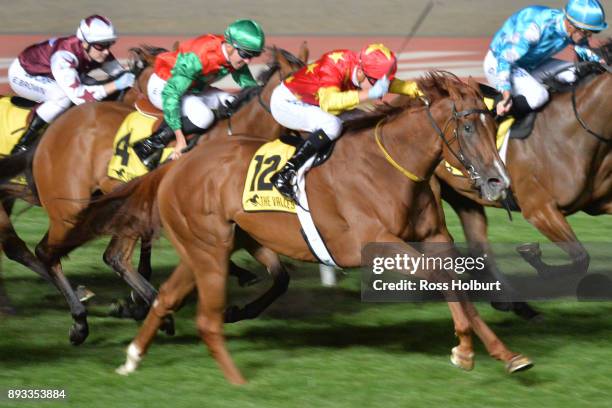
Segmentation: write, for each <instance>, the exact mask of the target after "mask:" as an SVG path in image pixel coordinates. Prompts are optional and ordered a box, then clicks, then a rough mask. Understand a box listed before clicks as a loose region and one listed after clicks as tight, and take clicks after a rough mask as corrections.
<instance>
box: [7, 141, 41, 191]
mask: <svg viewBox="0 0 612 408" xmlns="http://www.w3.org/2000/svg"><path fill="white" fill-rule="evenodd" d="M35 150H36V149H35V148H34V147H32V148H30V149H29V150H27V151H25V152H20V153H16V154H12V155H10V156H7V157H4V158H3V159H0V184H6V183H8V182H9V181H11V180H12V179H13V178H15V177H17V176H19V175H20V174H24V173H26V172H27V170H28V168H30V166H31V164H32V159H33V158H34V151H35Z"/></svg>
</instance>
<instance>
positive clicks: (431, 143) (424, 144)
mask: <svg viewBox="0 0 612 408" xmlns="http://www.w3.org/2000/svg"><path fill="white" fill-rule="evenodd" d="M439 105H441V104H439V103H438V104H436V105H434V106H433V107H432V115H433V116H434V119H435V120H436V122H437V123H438V126H442V125H440V124H441V123H444V122H443V121H444V120H445V119H444V118H443V116H444V112H445V111H447V110H448V109H447V108H443V107H442V106H439ZM447 116H448V113H446V117H447ZM378 131H379V136H380V140H381V142H382V144H383V146H384V147H385V149H386V151H387V152H388V153H389V155H390V156H391V157H392V158H393V160H395V162H396V163H397V164H399V165H400V166H401V167H402V168H403V169H405V170H408V171H409V172H410V173H413V174H414V175H416V176H418V177H420V178H421V179H423V180H427V179H429V178H430V177H431V175H432V174H433V172H434V170H435V168H436V167H437V165H438V163H439V162H440V160H441V159H442V141H441V139H440V138H439V137H438V136H437V134H436V132H435V130H434V128H433V127H432V125H431V123H430V121H429V118H428V116H427V111H426V110H425V109H416V110H410V109H407V110H405V111H403V112H402V113H400V114H399V115H398V116H397V117H396V118H394V119H392V120H391V121H390V122H389V123H387V124H385V125H384V126H382V127H379V129H378ZM368 133H370V132H368ZM367 143H369V146H370V150H373V151H374V152H375V153H374V154H376V155H377V156H379V157H381V158H382V159H383V160H385V161H387V158H385V154H384V153H383V152H382V151H381V149H380V148H379V147H378V146H377V145H376V142H375V141H374V140H370V141H368V142H367ZM386 166H390V164H389V163H386ZM393 173H394V176H395V177H394V178H396V177H401V178H404V180H408V178H407V177H406V176H404V175H403V174H402V172H401V171H400V170H399V169H393ZM394 183H397V180H394Z"/></svg>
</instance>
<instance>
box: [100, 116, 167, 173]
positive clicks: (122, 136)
mask: <svg viewBox="0 0 612 408" xmlns="http://www.w3.org/2000/svg"><path fill="white" fill-rule="evenodd" d="M156 121H157V118H155V117H153V116H148V115H145V114H143V113H140V112H138V111H136V112H132V113H130V114H129V115H127V116H126V117H125V119H124V120H123V122H122V123H121V126H120V127H119V130H117V134H116V135H115V140H114V142H113V156H112V157H111V159H110V162H109V163H108V176H109V177H111V178H114V179H117V180H120V181H124V182H128V181H130V180H132V179H135V178H137V177H140V176H142V175H144V174H146V173H148V172H149V169H147V167H146V166H145V165H144V164H142V162H141V161H140V159H139V158H138V156H137V155H136V153H135V152H134V149H132V145H133V144H134V143H136V142H138V141H140V140H142V139H144V138H146V137H148V136H150V135H151V133H152V132H153V125H154V124H155V122H156ZM173 150H174V149H173V148H172V147H166V148H165V149H164V152H163V154H162V157H161V160H160V162H163V161H165V160H166V159H167V158H168V156H170V154H172V151H173Z"/></svg>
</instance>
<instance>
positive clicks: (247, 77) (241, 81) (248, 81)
mask: <svg viewBox="0 0 612 408" xmlns="http://www.w3.org/2000/svg"><path fill="white" fill-rule="evenodd" d="M232 78H233V79H234V81H236V83H237V84H238V85H239V86H240V88H248V87H250V86H257V85H258V84H257V81H255V79H254V78H253V75H251V71H250V70H249V66H248V65H243V66H242V68H240V69H237V70H236V71H234V72H232Z"/></svg>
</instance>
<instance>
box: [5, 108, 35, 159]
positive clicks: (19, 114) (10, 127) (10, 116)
mask: <svg viewBox="0 0 612 408" xmlns="http://www.w3.org/2000/svg"><path fill="white" fill-rule="evenodd" d="M29 114H30V109H25V108H20V107H18V106H16V105H14V104H12V103H11V98H10V97H9V96H3V97H2V98H0V154H3V155H9V154H10V153H11V150H12V149H13V147H14V146H15V145H16V144H17V142H18V141H19V138H20V137H21V135H23V132H24V131H25V129H26V127H27V123H28V115H29Z"/></svg>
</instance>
